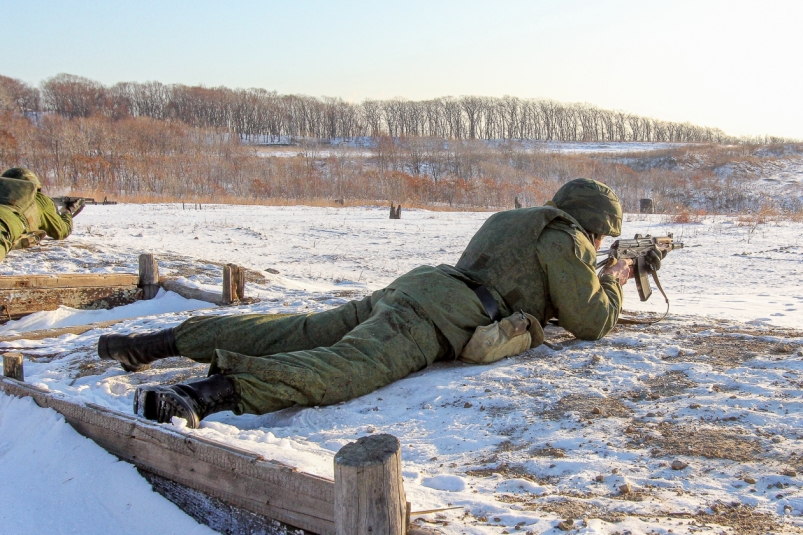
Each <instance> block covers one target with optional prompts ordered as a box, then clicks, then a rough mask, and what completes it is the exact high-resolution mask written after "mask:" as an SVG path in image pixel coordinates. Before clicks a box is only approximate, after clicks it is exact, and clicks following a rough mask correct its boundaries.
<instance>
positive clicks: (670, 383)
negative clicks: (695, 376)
mask: <svg viewBox="0 0 803 535" xmlns="http://www.w3.org/2000/svg"><path fill="white" fill-rule="evenodd" d="M642 382H643V383H644V385H645V386H646V388H647V397H650V398H655V397H660V398H666V397H670V396H678V395H680V394H683V393H684V392H686V391H687V390H688V389H689V388H692V387H694V386H697V383H695V382H694V381H692V380H690V379H689V376H688V375H686V374H685V373H683V372H682V371H677V370H674V371H670V372H667V373H665V374H663V375H659V376H657V377H652V378H650V379H647V380H645V381H642Z"/></svg>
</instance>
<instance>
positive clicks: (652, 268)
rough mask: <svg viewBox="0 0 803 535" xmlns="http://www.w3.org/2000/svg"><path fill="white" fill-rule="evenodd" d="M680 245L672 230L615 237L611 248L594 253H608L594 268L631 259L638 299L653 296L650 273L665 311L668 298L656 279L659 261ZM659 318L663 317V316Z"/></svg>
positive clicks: (667, 306)
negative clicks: (664, 303)
mask: <svg viewBox="0 0 803 535" xmlns="http://www.w3.org/2000/svg"><path fill="white" fill-rule="evenodd" d="M682 248H683V244H682V243H680V242H676V241H675V240H674V236H673V235H672V234H671V233H670V234H668V235H666V236H656V237H652V236H650V235H649V234H648V235H647V236H642V235H641V234H636V236H635V238H633V239H632V240H616V241H615V242H613V244H612V245H611V247H610V249H605V250H603V251H599V252H597V254H598V255H600V254H607V255H608V258H607V259H606V260H602V261H601V262H597V269H600V268H603V267H608V266H612V265H614V264H615V263H616V262H617V261H618V260H621V259H627V260H632V261H633V275H634V277H633V278H634V279H635V281H636V288H638V295H639V298H640V299H641V300H642V301H646V300H647V299H649V298H650V296H651V295H652V288H650V282H649V280H647V275H652V279H653V280H654V281H655V285H656V286H657V287H658V289H659V290H660V291H661V294H662V295H663V296H664V299H665V300H666V312H667V313H668V312H669V298H668V297H667V296H666V292H664V289H663V288H662V287H661V282H660V281H659V280H658V270H659V269H660V268H661V260H662V259H663V258H664V257H666V255H667V254H669V252H670V251H673V250H675V249H682ZM664 317H666V313H664ZM660 319H663V317H662V318H660ZM652 323H655V322H652Z"/></svg>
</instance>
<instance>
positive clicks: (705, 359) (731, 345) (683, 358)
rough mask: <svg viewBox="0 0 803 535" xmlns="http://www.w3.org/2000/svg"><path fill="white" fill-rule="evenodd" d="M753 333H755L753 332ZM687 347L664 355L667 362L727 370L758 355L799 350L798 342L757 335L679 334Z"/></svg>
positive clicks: (788, 352)
mask: <svg viewBox="0 0 803 535" xmlns="http://www.w3.org/2000/svg"><path fill="white" fill-rule="evenodd" d="M754 334H755V333H754ZM678 337H679V338H682V339H683V340H684V341H685V342H686V344H689V342H690V345H691V348H690V349H681V350H679V351H678V353H677V355H674V356H667V357H665V358H664V360H666V361H669V362H700V363H705V364H709V365H711V366H713V367H714V368H717V369H730V368H735V367H738V366H741V365H742V364H744V363H745V362H747V361H750V360H752V359H754V358H756V357H758V356H760V355H771V354H791V353H794V352H795V351H796V350H798V349H800V348H801V346H800V345H798V344H797V343H794V342H790V343H783V342H782V343H779V342H777V341H771V340H761V339H758V338H752V337H750V338H745V337H741V336H702V337H689V335H688V334H687V333H686V334H683V335H678Z"/></svg>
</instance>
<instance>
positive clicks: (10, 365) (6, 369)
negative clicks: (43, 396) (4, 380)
mask: <svg viewBox="0 0 803 535" xmlns="http://www.w3.org/2000/svg"><path fill="white" fill-rule="evenodd" d="M3 376H4V377H8V378H10V379H16V380H17V381H24V380H25V373H24V371H23V368H22V353H13V352H8V353H6V354H5V355H3Z"/></svg>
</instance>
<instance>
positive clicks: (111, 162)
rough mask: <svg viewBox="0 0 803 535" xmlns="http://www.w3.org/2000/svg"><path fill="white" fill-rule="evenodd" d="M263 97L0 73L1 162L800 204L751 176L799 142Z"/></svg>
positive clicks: (174, 193)
mask: <svg viewBox="0 0 803 535" xmlns="http://www.w3.org/2000/svg"><path fill="white" fill-rule="evenodd" d="M264 93H265V94H263V93H262V92H260V91H259V90H248V91H240V90H237V91H234V90H229V89H226V88H214V89H207V88H199V87H194V88H193V87H185V86H164V85H161V84H158V83H156V82H153V83H150V84H118V85H117V86H114V87H112V88H107V87H104V86H102V85H101V84H98V83H96V82H92V81H91V80H86V79H83V78H80V77H74V76H69V75H59V76H57V77H54V78H52V79H50V80H47V81H46V82H44V83H43V84H42V90H41V91H40V90H38V89H35V88H32V87H30V86H27V85H26V84H24V83H22V82H20V81H18V80H14V79H11V78H7V77H2V76H0V125H1V126H0V166H2V167H11V166H18V165H21V166H26V167H29V168H31V169H33V170H34V171H35V172H36V173H37V174H39V176H40V177H41V178H42V179H43V182H44V184H45V186H46V188H47V191H48V192H49V193H51V194H61V193H67V192H72V193H74V194H78V193H80V194H82V195H85V196H90V197H95V198H103V197H104V196H110V197H114V198H117V199H119V200H123V201H127V202H158V201H187V202H202V203H208V202H218V203H221V202H222V203H226V202H229V203H259V204H300V203H303V204H323V205H334V204H337V205H355V204H366V203H371V204H373V203H385V202H401V203H403V204H404V205H405V206H408V207H410V206H421V207H436V208H444V209H499V208H507V207H512V205H513V204H514V199H516V198H518V200H519V202H520V203H521V204H522V205H524V206H535V205H540V204H543V202H545V201H546V200H547V199H549V198H551V196H552V194H553V193H554V191H555V190H556V189H557V188H558V187H559V186H560V185H561V184H562V183H564V182H565V181H567V180H569V179H571V178H575V177H579V176H584V177H589V178H596V179H599V180H602V181H604V182H606V183H608V184H609V185H611V186H612V187H613V188H614V189H615V190H616V191H617V193H618V194H619V196H620V197H621V199H622V201H623V204H624V207H625V210H626V211H631V212H634V211H637V210H638V203H639V199H641V198H643V197H650V198H653V199H654V200H655V203H656V206H657V210H658V211H659V212H663V213H671V214H676V215H674V216H673V217H674V218H675V220H676V221H677V222H688V223H692V222H695V221H699V220H700V219H701V218H703V217H704V216H706V215H707V214H711V213H734V212H735V213H747V212H750V213H752V214H754V217H755V218H759V219H761V220H770V219H774V218H785V217H800V213H801V212H803V200H802V198H801V196H800V195H798V194H792V195H776V196H769V195H767V194H766V192H765V191H757V189H756V188H755V187H752V185H753V184H754V183H755V181H756V179H757V178H758V177H759V176H761V175H760V170H761V169H762V168H764V166H765V164H767V163H773V162H776V161H779V160H781V161H789V160H790V159H792V160H795V161H799V160H800V159H801V157H802V156H803V144H795V143H781V142H780V141H779V140H763V141H765V142H766V141H770V143H761V144H758V143H747V142H742V143H738V144H731V145H723V144H719V143H715V142H721V141H724V140H726V138H725V137H722V136H720V135H719V134H717V135H714V134H712V132H710V131H707V130H706V129H702V130H699V131H698V130H695V129H694V128H692V127H691V126H689V125H686V126H687V127H688V128H687V129H686V130H684V129H683V128H680V126H683V125H675V126H671V124H670V123H661V122H659V121H652V120H647V119H643V118H638V117H633V116H629V115H627V114H619V115H617V113H618V112H607V111H605V110H598V109H596V108H591V107H578V106H574V107H573V106H572V105H560V104H558V103H554V102H545V101H520V100H518V99H512V98H506V99H476V98H474V97H461V98H460V99H436V101H432V102H429V101H428V102H419V103H412V102H407V101H399V100H393V101H366V102H365V103H363V104H360V105H352V104H347V103H344V102H342V101H339V100H336V99H313V98H309V97H300V96H279V95H275V94H272V93H270V94H269V93H267V92H264ZM472 99H473V100H472ZM42 110H44V111H42ZM349 110H350V111H349ZM416 110H417V111H416ZM427 110H429V111H427ZM450 110H451V111H450ZM505 110H507V112H505V113H507V115H505V114H504V113H503V112H504V111H505ZM527 110H529V111H527ZM539 110H540V111H539ZM514 112H515V113H514ZM394 114H395V115H394ZM511 114H512V115H511ZM516 114H519V115H516ZM539 114H540V115H539ZM505 117H507V118H506V119H505ZM349 118H350V119H349ZM516 118H517V119H516ZM514 119H516V120H515V121H514ZM417 121H418V122H421V121H423V122H424V123H426V124H427V125H428V126H422V124H423V123H422V124H418V122H417ZM505 121H507V122H505ZM511 121H513V122H511ZM617 121H618V122H617ZM514 123H515V125H518V126H516V127H515V128H514V126H512V125H514ZM327 125H328V126H327ZM676 127H677V128H676ZM695 128H696V127H695ZM662 132H663V133H662ZM668 132H671V133H668ZM683 132H686V133H683ZM695 132H696V133H695ZM706 132H707V133H706ZM360 136H364V137H360ZM344 139H345V140H347V141H348V143H342V141H343V140H344ZM558 139H560V140H578V141H583V140H585V141H588V140H592V141H595V140H596V141H600V140H601V141H619V140H624V141H640V140H644V141H650V142H652V141H664V142H667V141H693V142H694V143H684V144H678V145H677V146H675V147H670V148H666V149H663V150H652V151H649V152H640V153H638V152H634V153H629V154H622V153H616V154H602V153H597V154H593V153H585V154H584V153H579V154H571V153H565V152H564V153H562V152H552V151H550V150H549V147H548V146H547V145H544V144H543V143H536V142H535V141H533V140H558ZM266 140H274V141H275V140H283V141H284V142H288V143H292V144H291V145H285V146H283V147H282V148H281V150H282V151H283V153H284V154H277V152H276V151H270V150H265V147H264V146H259V145H257V144H255V143H256V141H266ZM728 141H733V140H728Z"/></svg>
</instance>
